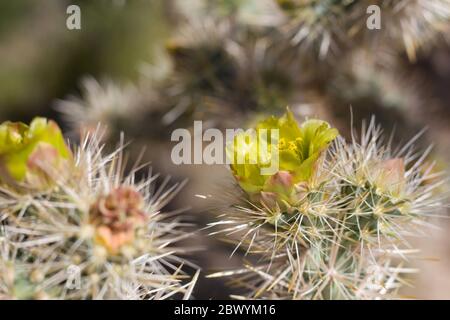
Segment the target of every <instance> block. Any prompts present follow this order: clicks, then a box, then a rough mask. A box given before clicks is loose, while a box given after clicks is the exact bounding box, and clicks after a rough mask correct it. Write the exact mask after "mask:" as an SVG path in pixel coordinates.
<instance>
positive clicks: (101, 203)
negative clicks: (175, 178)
mask: <svg viewBox="0 0 450 320" xmlns="http://www.w3.org/2000/svg"><path fill="white" fill-rule="evenodd" d="M35 121H42V122H43V121H44V120H42V119H38V120H35ZM35 121H34V122H33V123H35ZM48 124H49V126H51V127H52V128H53V129H55V128H57V126H56V124H54V123H53V122H48ZM7 126H8V128H7V130H6V132H7V136H8V137H11V136H13V137H15V135H16V134H17V133H16V131H15V128H17V127H20V128H24V130H23V132H25V133H27V132H29V131H33V130H32V127H33V124H32V126H31V127H30V128H28V126H26V125H24V124H9V123H8V124H7ZM55 130H56V129H55ZM58 130H59V129H58ZM58 132H59V131H58ZM27 137H28V135H27V134H24V139H26V138H27ZM52 137H53V138H55V139H58V141H61V140H60V139H62V135H61V134H60V132H59V134H56V135H53V136H52ZM17 138H18V137H17ZM99 138H100V137H99V135H98V131H97V132H96V133H94V134H87V136H86V138H85V140H84V141H83V142H82V144H81V146H80V147H79V148H77V149H76V150H74V152H73V156H72V153H70V155H71V156H70V158H69V159H70V161H68V164H67V166H66V167H65V170H66V171H65V172H64V171H61V170H58V169H57V168H56V167H52V169H53V170H50V171H49V170H48V167H47V166H41V164H45V163H48V162H47V161H48V159H50V160H51V161H53V159H54V158H56V159H60V158H63V159H66V158H67V157H65V155H66V154H67V153H68V151H67V150H68V148H67V147H66V146H65V144H63V145H58V146H59V147H60V149H61V150H64V151H65V152H64V153H60V154H58V155H55V153H54V152H52V149H44V151H45V152H44V151H42V152H39V155H40V160H42V161H41V162H39V163H38V164H37V166H38V167H39V169H40V170H41V171H40V174H45V176H46V181H48V183H47V184H46V185H45V187H42V185H29V183H28V181H26V180H24V181H23V182H22V183H21V184H20V188H18V187H17V186H16V184H11V183H9V181H8V180H3V179H2V183H1V186H0V209H1V214H0V221H2V224H3V225H4V227H3V228H2V231H1V235H0V236H1V238H2V244H1V245H2V249H3V250H2V255H1V261H0V268H1V271H2V276H1V277H2V281H1V282H0V290H1V291H0V292H1V293H2V296H3V297H6V298H12V299H15V298H17V299H20V298H26V299H45V298H49V299H166V298H170V297H172V298H176V297H184V298H189V296H190V295H191V292H192V289H193V286H194V284H195V282H196V278H197V276H198V273H197V274H196V276H195V277H194V278H193V279H192V280H189V276H188V275H187V274H186V273H185V271H184V269H185V268H184V267H186V266H188V267H190V268H194V269H195V268H196V267H195V266H194V265H193V264H191V263H190V262H188V261H186V260H185V259H183V258H182V257H180V256H179V253H180V251H181V249H180V248H179V247H178V245H177V243H179V242H180V241H181V240H183V239H186V238H187V237H188V236H189V234H188V233H185V232H183V231H182V230H181V227H184V226H186V224H185V223H183V222H182V221H181V219H180V218H178V217H176V216H174V214H176V213H177V212H172V213H164V212H162V209H163V208H164V207H165V206H166V205H167V203H168V202H169V201H170V200H171V199H172V198H173V197H174V196H175V195H176V194H177V192H179V191H180V189H181V188H182V186H183V184H175V185H173V186H171V187H167V185H168V179H165V180H164V181H163V182H162V184H161V185H160V186H159V187H158V188H155V184H156V178H157V176H152V175H151V174H150V176H149V177H148V178H147V179H144V180H143V181H141V182H138V181H137V179H136V177H135V174H136V172H137V170H138V169H139V168H138V167H135V168H134V169H132V170H131V173H130V174H129V175H126V176H124V171H125V164H126V161H125V158H124V156H123V153H122V150H123V147H122V146H120V147H119V148H118V149H117V150H116V151H115V152H113V153H112V154H110V155H107V156H104V155H103V154H102V149H103V147H102V146H101V145H100V144H99ZM36 139H37V140H36V141H35V143H34V144H33V147H34V148H35V149H36V148H37V147H35V146H39V145H40V144H42V145H44V146H46V145H47V141H46V140H45V139H43V138H42V137H39V138H36ZM24 141H26V140H24ZM33 141H34V140H33ZM62 141H63V140H62ZM28 149H29V148H27V150H28ZM2 151H3V150H2ZM8 152H9V153H14V152H19V151H17V150H15V151H11V150H8ZM9 153H8V154H9ZM33 158H34V156H33V154H31V155H29V154H28V157H27V158H26V159H24V161H25V163H26V164H27V166H26V167H25V170H26V173H27V174H28V173H29V172H33V170H34V167H33V166H30V163H31V164H33V163H32V161H31V160H32V159H33ZM0 159H1V160H0V161H1V162H2V164H4V161H5V157H4V156H2V157H0ZM6 159H7V158H6ZM33 165H34V164H33ZM41 172H42V173H41ZM27 174H26V176H27ZM185 251H186V250H184V249H183V252H185ZM5 270H6V271H5ZM3 271H5V272H3Z"/></svg>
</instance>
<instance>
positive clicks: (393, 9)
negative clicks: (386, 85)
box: [276, 0, 450, 61]
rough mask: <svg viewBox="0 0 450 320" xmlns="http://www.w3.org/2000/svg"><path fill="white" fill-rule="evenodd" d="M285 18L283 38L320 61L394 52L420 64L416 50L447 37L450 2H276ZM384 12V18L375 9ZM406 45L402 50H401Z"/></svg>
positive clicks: (313, 0) (279, 0) (301, 0)
mask: <svg viewBox="0 0 450 320" xmlns="http://www.w3.org/2000/svg"><path fill="white" fill-rule="evenodd" d="M276 1H277V2H278V4H279V6H280V8H281V9H282V11H283V12H284V13H285V15H286V19H285V22H284V23H282V24H281V34H282V35H283V36H288V37H290V43H291V44H292V45H293V46H295V47H297V48H299V49H301V50H303V51H305V52H308V51H311V50H313V51H315V52H316V53H317V54H318V56H319V57H320V58H321V59H324V58H326V57H327V55H328V54H329V53H331V54H332V55H335V56H336V55H339V54H342V53H343V51H344V52H345V51H348V50H349V49H352V48H354V47H358V46H361V45H365V46H367V45H369V48H376V47H377V46H383V45H386V46H391V45H393V46H394V47H395V48H396V49H400V50H404V51H406V53H407V55H408V57H409V58H410V59H411V60H412V61H414V60H416V54H417V50H418V49H419V48H421V47H423V46H429V45H430V44H431V43H433V42H435V39H436V37H439V36H442V35H443V34H444V33H445V31H446V27H447V26H448V21H449V19H450V2H449V1H448V0H430V1H427V0H412V1H410V0H401V1H395V0H377V1H364V0H322V1H318V0H307V1H303V0H276ZM374 5H375V6H376V8H378V9H379V12H375V11H373V10H371V8H374ZM370 14H378V15H379V20H380V25H379V28H377V30H370V29H368V27H367V24H366V22H367V21H368V18H369V15H370ZM397 43H402V44H403V48H398V45H397Z"/></svg>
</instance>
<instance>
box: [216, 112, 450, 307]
mask: <svg viewBox="0 0 450 320" xmlns="http://www.w3.org/2000/svg"><path fill="white" fill-rule="evenodd" d="M256 128H257V129H258V128H276V129H279V140H278V142H276V143H274V144H273V145H271V144H270V141H269V145H270V147H269V149H270V148H276V149H277V150H278V151H279V159H280V161H279V163H280V166H279V171H278V172H276V173H275V174H273V175H271V176H267V177H264V176H261V174H260V171H259V170H256V169H259V167H258V164H256V165H253V166H254V167H252V166H251V165H245V164H244V165H231V169H232V172H233V174H234V176H235V178H236V180H237V182H238V184H239V185H240V188H239V189H240V190H236V191H235V194H236V196H237V197H236V198H237V200H235V201H234V202H231V203H228V205H227V209H225V210H224V212H221V220H220V221H218V222H214V223H212V224H211V227H214V228H217V227H220V228H219V230H216V231H214V232H213V234H219V235H221V236H222V237H225V238H226V240H227V241H232V242H234V243H235V245H236V249H235V250H238V249H239V248H240V249H243V250H244V251H245V253H246V256H247V257H248V259H245V261H244V268H243V269H241V270H233V271H224V272H218V273H216V274H213V275H211V277H223V276H227V277H230V278H231V281H230V283H231V284H232V285H235V286H237V287H240V290H244V291H245V292H247V294H246V295H245V297H246V298H274V299H379V298H392V297H399V296H398V295H397V292H398V290H399V288H400V287H401V286H402V285H404V284H405V283H407V281H406V279H405V278H404V277H403V274H404V273H411V272H414V271H415V270H414V269H411V268H408V266H407V265H406V264H407V261H408V259H411V258H412V257H414V255H415V254H416V253H417V251H416V250H415V249H413V248H412V247H411V244H410V243H409V242H408V240H407V239H408V238H409V237H411V236H412V237H420V236H424V235H425V234H426V231H424V229H423V228H424V227H425V226H426V225H427V222H426V220H427V217H429V216H430V215H432V214H433V213H435V212H437V211H438V210H439V209H440V208H441V207H442V206H443V204H442V201H443V199H444V197H443V195H442V194H440V193H439V192H438V190H439V186H440V185H442V183H443V181H442V179H439V178H438V177H439V176H440V174H439V173H436V172H433V171H432V169H433V164H426V163H425V162H424V159H425V158H426V156H427V155H428V153H429V151H430V150H429V149H428V150H427V151H426V152H424V153H420V152H416V151H414V142H415V141H416V140H417V138H418V137H414V138H413V139H412V140H411V141H410V142H409V143H407V144H406V145H405V146H404V147H402V148H401V149H399V150H398V151H394V150H393V149H392V148H391V143H390V141H384V140H383V138H382V130H381V129H380V128H379V127H377V126H376V124H375V122H374V119H372V121H371V122H370V123H369V125H368V127H364V128H363V131H362V136H361V137H360V139H357V138H356V137H355V135H353V136H352V140H351V141H350V142H347V141H345V140H344V139H343V138H342V137H340V136H338V134H337V131H336V130H335V129H332V128H331V127H330V126H329V124H328V123H326V122H323V121H320V120H308V121H306V122H304V123H303V124H302V125H301V126H298V125H297V124H296V122H295V120H294V118H293V116H292V115H291V114H289V113H288V114H287V115H285V116H284V117H282V118H280V119H276V118H270V119H268V120H266V121H263V122H261V123H259V124H258V125H257V127H256ZM234 150H235V152H236V153H237V154H241V155H242V153H248V152H252V150H251V149H250V148H244V147H243V146H239V145H237V148H235V149H234ZM266 156H269V157H270V155H266ZM266 158H267V157H262V159H266ZM255 159H257V158H255ZM266 160H267V159H266ZM267 161H269V160H267ZM253 169H255V170H253ZM244 178H245V179H244ZM255 193H258V194H259V195H260V196H259V197H255V196H254V195H255ZM253 258H255V259H253ZM252 261H253V262H252ZM254 261H258V262H256V263H255V262H254ZM405 265H406V266H405ZM235 297H237V298H244V297H243V296H235Z"/></svg>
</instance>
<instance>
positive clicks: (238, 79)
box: [167, 17, 309, 127]
mask: <svg viewBox="0 0 450 320" xmlns="http://www.w3.org/2000/svg"><path fill="white" fill-rule="evenodd" d="M167 47H168V52H169V53H170V56H171V57H172V60H173V65H174V72H173V75H172V77H171V80H170V81H169V84H168V89H167V92H168V93H169V94H168V96H171V98H172V100H173V101H176V105H177V107H176V109H179V110H182V109H183V108H184V110H188V112H190V113H191V114H193V117H194V118H195V119H199V118H201V119H206V120H208V121H209V122H212V123H214V124H215V126H219V127H229V126H236V124H237V123H236V121H237V119H239V121H241V123H244V122H245V120H248V118H250V116H253V115H254V114H255V113H256V114H257V113H265V112H268V111H269V112H270V113H280V112H282V109H281V108H278V109H276V110H273V109H274V107H273V106H278V105H286V104H288V103H291V104H295V103H298V102H302V101H301V100H300V99H301V98H300V96H301V94H299V93H298V91H299V90H297V91H296V89H299V88H301V83H302V81H303V82H304V81H305V78H307V77H308V76H309V74H308V73H307V72H306V68H305V69H302V68H301V66H300V63H299V61H298V59H297V56H296V55H293V54H292V53H291V52H286V51H285V50H284V48H278V47H276V46H273V44H272V40H271V39H270V37H267V36H264V35H262V34H261V33H260V32H258V31H257V30H253V29H251V28H247V27H245V26H242V25H240V24H238V23H236V22H235V21H230V20H226V19H219V18H213V17H209V18H207V19H202V20H201V22H196V21H188V23H186V25H184V26H183V27H182V28H180V31H179V34H178V35H177V36H175V37H174V38H173V39H172V41H170V42H169V44H168V46H167ZM302 98H303V97H302ZM296 100H298V101H296ZM236 114H239V117H236ZM227 120H228V123H227Z"/></svg>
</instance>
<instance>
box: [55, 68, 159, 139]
mask: <svg viewBox="0 0 450 320" xmlns="http://www.w3.org/2000/svg"><path fill="white" fill-rule="evenodd" d="M56 108H57V109H58V110H59V111H60V112H61V113H62V114H63V117H64V118H65V120H66V121H67V123H68V124H69V126H70V128H71V129H72V131H73V132H72V133H73V135H74V136H78V135H80V134H81V135H84V134H85V133H86V132H93V131H95V130H96V128H97V126H98V124H99V123H101V124H106V125H107V128H106V129H105V130H106V132H105V133H104V135H103V138H104V139H110V138H112V137H116V136H118V135H119V133H120V132H127V134H129V135H130V136H131V137H134V138H137V137H140V136H142V135H144V134H145V135H147V136H149V137H153V138H154V139H157V138H158V137H160V135H162V132H165V130H163V129H166V126H165V125H164V123H163V121H162V120H163V118H164V116H165V114H166V112H167V105H165V104H164V103H163V99H161V98H160V94H159V93H157V92H156V88H153V87H151V86H148V85H146V86H145V87H144V86H141V85H139V86H135V85H132V84H128V85H125V86H122V85H119V84H117V83H115V82H113V81H111V80H107V81H105V82H104V83H99V82H98V81H97V80H95V79H94V78H91V77H87V78H85V79H84V80H83V81H82V97H73V96H72V97H69V98H68V99H66V100H60V101H57V103H56ZM149 122H151V123H152V125H151V126H149V125H148V123H149Z"/></svg>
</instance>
